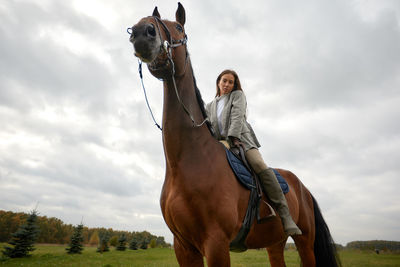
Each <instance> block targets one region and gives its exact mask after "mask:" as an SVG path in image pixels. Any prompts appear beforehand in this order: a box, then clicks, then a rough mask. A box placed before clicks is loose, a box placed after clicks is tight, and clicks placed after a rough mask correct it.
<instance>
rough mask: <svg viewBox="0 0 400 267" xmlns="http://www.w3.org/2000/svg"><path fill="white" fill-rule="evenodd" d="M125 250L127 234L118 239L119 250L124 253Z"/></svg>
mask: <svg viewBox="0 0 400 267" xmlns="http://www.w3.org/2000/svg"><path fill="white" fill-rule="evenodd" d="M125 249H126V236H125V234H122V235H120V237H119V239H118V246H117V250H121V251H124V250H125Z"/></svg>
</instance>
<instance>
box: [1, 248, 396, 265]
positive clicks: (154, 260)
mask: <svg viewBox="0 0 400 267" xmlns="http://www.w3.org/2000/svg"><path fill="white" fill-rule="evenodd" d="M2 247H3V246H2V245H1V248H2ZM65 248H66V246H53V245H51V246H50V245H49V246H48V245H37V246H36V250H35V251H34V252H33V253H32V256H31V257H29V258H22V259H6V260H4V259H3V260H1V261H0V266H29V267H30V266H57V267H58V266H82V267H83V266H84V267H90V266H93V267H94V266H96V267H116V266H131V267H136V266H137V267H139V266H140V267H145V266H146V267H170V266H171V267H172V266H178V263H177V261H176V259H175V254H174V251H173V250H172V249H168V248H155V249H147V250H136V251H133V250H126V251H116V250H115V249H114V248H111V250H110V251H109V252H106V253H103V254H100V253H97V252H96V248H93V247H85V249H84V251H83V253H82V254H80V255H68V254H67V253H66V251H65ZM340 257H341V260H342V263H343V266H345V267H356V266H357V267H358V266H359V267H375V266H387V267H389V266H390V267H395V266H396V267H398V266H400V255H399V254H385V253H383V254H380V255H377V254H375V253H373V252H359V251H341V252H340ZM267 258H268V257H267V252H266V251H265V250H249V251H246V252H244V253H231V263H232V266H234V267H239V266H241V267H245V266H246V267H247V266H252V267H253V266H255V267H257V266H270V265H269V263H268V264H267V262H268V259H267ZM285 260H286V265H287V266H288V267H292V266H300V258H299V256H298V254H297V252H296V251H290V250H289V251H285Z"/></svg>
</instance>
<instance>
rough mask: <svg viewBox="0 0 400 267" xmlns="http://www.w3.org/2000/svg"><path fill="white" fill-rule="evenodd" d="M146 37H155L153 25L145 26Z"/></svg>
mask: <svg viewBox="0 0 400 267" xmlns="http://www.w3.org/2000/svg"><path fill="white" fill-rule="evenodd" d="M147 35H148V36H152V37H155V36H156V29H155V28H154V25H153V24H149V25H148V26H147Z"/></svg>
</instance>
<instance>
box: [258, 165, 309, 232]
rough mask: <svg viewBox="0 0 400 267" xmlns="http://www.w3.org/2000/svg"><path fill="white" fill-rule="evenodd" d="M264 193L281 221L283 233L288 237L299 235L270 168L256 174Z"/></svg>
mask: <svg viewBox="0 0 400 267" xmlns="http://www.w3.org/2000/svg"><path fill="white" fill-rule="evenodd" d="M257 175H258V177H259V179H260V182H261V185H262V188H263V190H264V192H265V193H266V194H267V196H268V198H269V199H270V200H271V201H272V204H273V206H274V208H275V209H276V211H277V212H278V214H279V216H280V217H281V219H282V224H283V228H284V230H285V233H286V234H287V235H288V236H289V235H301V234H302V233H301V230H300V229H299V228H298V227H297V225H296V224H295V223H294V221H293V219H292V216H290V212H289V208H288V205H287V202H286V198H285V196H284V195H283V192H282V189H281V187H280V185H279V183H278V180H277V179H276V176H275V173H274V171H273V170H272V169H271V168H267V169H265V170H263V171H261V172H260V173H258V174H257Z"/></svg>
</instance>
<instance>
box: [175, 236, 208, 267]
mask: <svg viewBox="0 0 400 267" xmlns="http://www.w3.org/2000/svg"><path fill="white" fill-rule="evenodd" d="M174 249H175V256H176V259H177V260H178V263H179V266H181V267H192V266H193V267H204V262H203V255H201V253H200V252H199V251H198V250H197V249H196V248H194V247H192V246H190V245H184V244H182V243H181V242H180V241H179V240H178V239H177V238H176V237H175V238H174Z"/></svg>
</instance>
